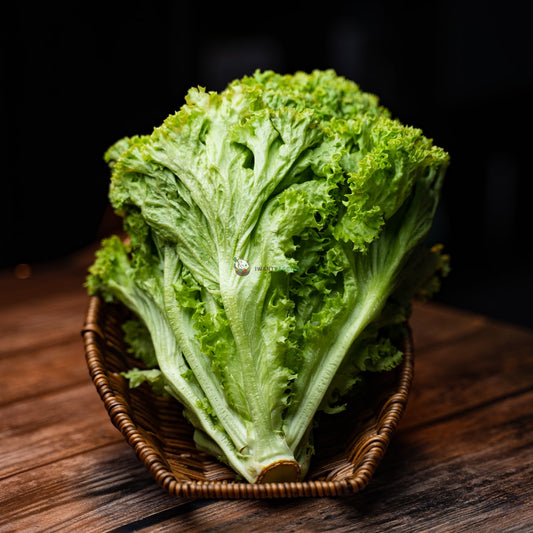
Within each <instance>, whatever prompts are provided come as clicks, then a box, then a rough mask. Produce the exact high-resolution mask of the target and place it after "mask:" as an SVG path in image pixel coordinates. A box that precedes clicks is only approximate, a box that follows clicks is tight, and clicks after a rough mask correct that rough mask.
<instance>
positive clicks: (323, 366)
mask: <svg viewBox="0 0 533 533" xmlns="http://www.w3.org/2000/svg"><path fill="white" fill-rule="evenodd" d="M106 160H107V161H108V163H109V164H110V167H111V168H112V178H111V187H110V199H111V202H112V204H113V206H114V208H115V210H116V211H117V213H119V214H120V215H121V216H122V217H123V218H124V227H125V230H126V232H127V234H128V235H129V240H130V242H129V244H128V245H125V244H123V243H121V242H120V241H119V240H118V238H116V237H112V238H111V239H108V240H107V241H105V242H104V243H103V246H102V249H101V250H100V251H99V252H98V257H97V259H96V262H95V264H94V265H93V267H92V268H91V271H90V276H89V279H88V287H89V290H90V292H91V293H93V294H102V295H104V297H106V298H108V299H115V300H118V301H120V302H122V303H124V304H125V305H126V306H128V307H129V308H130V309H131V310H132V311H133V312H134V313H135V314H136V316H137V317H138V320H139V323H140V324H141V325H142V327H143V328H145V330H147V331H148V333H149V336H150V338H151V339H152V343H153V350H151V349H148V348H147V347H146V342H145V341H146V339H144V340H143V342H142V343H141V342H139V343H135V342H133V343H132V345H133V346H134V345H135V344H137V345H140V346H143V348H142V350H141V351H142V353H144V354H146V353H150V354H151V356H153V357H155V360H156V362H157V364H156V365H155V366H156V369H155V370H156V372H155V373H154V369H150V370H146V371H143V370H137V371H135V372H137V373H141V374H142V373H143V372H150V374H148V375H147V376H146V380H147V381H149V382H150V381H151V382H157V383H158V388H159V390H160V389H161V383H162V381H161V380H163V382H164V387H163V388H164V390H166V391H167V392H169V393H170V394H172V395H174V396H175V397H176V398H178V399H179V400H180V401H181V402H182V403H183V404H184V406H185V413H186V415H187V416H188V417H189V419H190V420H191V422H192V423H193V424H194V425H195V427H196V430H197V431H196V437H197V443H198V445H199V446H201V447H202V448H204V449H207V450H209V451H211V452H212V453H214V454H215V455H217V456H218V457H220V458H221V459H223V460H225V461H227V462H228V463H229V464H230V465H231V466H232V467H233V468H234V469H235V471H236V472H238V473H239V474H240V475H242V476H243V477H244V478H245V479H247V480H249V481H251V482H255V481H258V480H265V479H270V478H276V477H280V476H281V477H287V478H296V477H300V476H303V475H304V474H305V471H306V469H307V466H308V462H309V457H310V455H311V453H312V446H311V444H310V437H311V428H312V422H313V419H314V417H315V414H316V413H317V411H318V410H325V411H329V412H335V411H337V410H339V409H342V407H343V404H344V401H345V399H346V395H347V394H348V393H349V391H350V390H351V389H352V388H353V386H354V385H355V384H356V383H357V382H358V381H360V379H361V377H362V376H363V373H364V372H367V371H382V370H387V369H390V368H392V367H394V366H395V365H397V364H398V363H399V362H400V360H401V357H402V354H401V352H399V351H398V348H397V347H396V346H395V343H394V342H392V340H394V339H395V338H397V336H398V335H399V334H401V331H403V330H402V327H403V326H402V324H404V323H405V321H406V320H407V318H408V316H409V309H410V308H409V304H410V301H411V299H412V298H413V297H414V296H415V295H416V294H417V293H418V292H421V291H425V293H426V294H427V293H428V291H429V290H436V289H437V288H438V286H437V281H436V280H437V279H438V274H439V272H441V271H444V270H445V264H446V260H445V258H444V257H443V256H442V255H441V254H440V249H439V248H434V249H428V248H427V247H426V246H425V242H424V241H425V238H426V235H427V233H428V230H429V228H430V227H431V224H432V220H433V217H434V214H435V210H436V207H437V203H438V199H439V194H440V189H441V184H442V179H443V176H444V172H445V169H446V167H447V164H448V156H447V154H446V153H445V152H444V151H443V150H442V149H440V148H438V147H436V146H434V145H433V144H432V142H431V141H430V140H429V139H427V138H425V137H424V136H423V134H422V132H421V131H420V130H418V129H415V128H411V127H407V126H404V125H402V124H401V123H400V122H399V121H397V120H393V119H392V118H391V117H390V114H389V112H388V111H387V110H386V109H384V108H383V107H381V106H380V105H379V103H378V100H377V98H376V97H375V96H373V95H370V94H367V93H364V92H362V91H361V90H360V89H359V87H358V86H357V85H356V84H354V83H353V82H351V81H349V80H346V79H345V78H342V77H340V76H337V75H336V74H335V73H334V72H333V71H314V72H312V73H309V74H307V73H302V72H298V73H296V74H294V75H280V74H277V73H274V72H271V71H268V72H259V71H258V72H256V73H255V74H254V75H253V76H250V77H244V78H243V79H240V80H236V81H234V82H233V83H231V84H230V85H229V86H228V87H227V88H226V89H225V90H224V91H222V92H221V93H215V92H206V91H205V90H204V89H202V88H195V89H191V90H190V91H189V93H188V95H187V98H186V103H185V104H184V105H183V106H182V107H181V109H180V110H179V111H178V112H176V113H175V114H173V115H171V116H170V117H168V118H167V119H166V120H165V122H164V123H163V124H162V125H161V126H160V127H158V128H156V129H154V131H153V133H152V134H150V135H145V136H137V137H132V138H128V139H122V140H120V141H119V142H118V143H117V144H115V145H114V146H113V147H111V148H110V149H109V151H108V152H107V154H106ZM135 331H137V329H136V328H133V327H130V328H129V334H130V337H131V336H132V335H134V334H135ZM399 332H400V333H399ZM391 339H392V340H391ZM157 371H159V373H157ZM128 377H130V379H133V378H134V375H132V373H131V372H130V374H129V376H128ZM141 380H142V378H141ZM138 381H139V378H138V377H137V378H134V380H133V381H132V382H133V383H136V382H138Z"/></svg>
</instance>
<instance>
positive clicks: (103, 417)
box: [0, 380, 127, 479]
mask: <svg viewBox="0 0 533 533" xmlns="http://www.w3.org/2000/svg"><path fill="white" fill-rule="evenodd" d="M88 381H89V380H88ZM117 441H124V439H123V437H122V436H121V434H120V433H119V432H118V431H117V430H116V429H115V428H114V426H113V425H112V424H111V422H110V420H109V417H108V415H107V412H106V411H105V408H104V405H103V403H102V402H101V400H100V398H99V396H98V394H97V392H96V390H95V388H94V386H93V384H92V383H91V382H90V381H89V382H88V383H86V384H85V385H81V386H76V387H72V388H69V389H66V390H61V391H59V392H55V393H53V394H48V395H42V396H40V397H38V398H29V399H28V400H26V401H20V402H16V403H12V404H9V405H7V406H4V407H2V408H0V443H1V450H2V453H1V454H0V479H1V478H5V477H9V476H12V475H15V474H17V473H18V472H22V471H26V470H31V469H34V468H38V467H40V466H42V465H51V464H53V463H54V462H56V461H59V460H61V459H63V458H64V457H66V456H70V455H74V454H79V453H83V452H84V451H87V450H91V449H93V448H95V447H98V446H102V445H105V444H108V443H110V442H117ZM125 445H126V446H127V444H125Z"/></svg>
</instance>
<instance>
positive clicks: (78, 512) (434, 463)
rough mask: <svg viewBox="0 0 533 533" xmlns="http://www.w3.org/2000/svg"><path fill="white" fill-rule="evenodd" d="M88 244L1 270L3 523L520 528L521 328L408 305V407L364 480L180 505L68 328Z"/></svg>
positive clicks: (527, 396)
mask: <svg viewBox="0 0 533 533" xmlns="http://www.w3.org/2000/svg"><path fill="white" fill-rule="evenodd" d="M91 254H92V251H91V250H87V251H86V252H85V253H84V254H81V255H79V256H76V257H72V258H69V259H68V260H66V261H64V262H61V263H59V264H56V265H49V266H47V267H46V268H45V267H43V268H40V269H39V268H36V269H35V270H34V275H33V276H32V278H30V279H28V280H15V279H14V278H13V274H12V273H11V272H4V273H0V302H1V304H0V338H1V339H2V343H0V385H1V386H0V452H1V453H0V532H2V533H4V532H11V531H16V532H23V533H25V532H30V531H37V532H40V531H47V532H54V531H57V532H64V531H67V532H68V531H77V532H79V531H83V532H84V533H85V532H95V533H96V532H98V533H101V532H104V531H105V532H113V531H114V532H121V531H124V532H125V531H146V532H148V531H158V532H167V531H168V532H171V531H177V530H178V531H184V532H197V531H201V532H210V531H213V532H214V531H236V532H240V531H247V532H254V531H258V532H270V531H271V532H278V531H279V532H284V531H291V532H294V531H298V532H299V531H305V532H314V531H335V532H348V531H358V530H364V531H367V532H381V531H387V532H402V533H404V532H407V533H409V532H421V531H424V532H426V531H427V532H439V533H440V532H442V533H444V532H452V531H453V532H454V533H455V532H459V533H460V532H468V533H470V532H474V531H476V532H477V531H483V532H487V533H511V532H513V533H515V532H530V531H531V524H533V507H532V505H531V501H532V500H531V496H532V494H533V481H532V480H533V416H532V410H531V405H532V404H533V332H532V331H529V330H525V329H523V328H519V327H515V326H512V325H509V324H502V323H499V322H495V321H493V320H489V319H487V318H485V317H482V316H479V315H475V314H472V313H467V312H464V311H458V310H456V309H452V308H448V307H445V306H441V305H436V304H424V305H420V304H417V305H415V306H414V314H413V319H412V326H413V331H414V337H415V352H416V369H415V379H414V382H413V388H412V392H411V395H410V397H409V402H408V405H407V410H406V413H405V415H404V417H403V419H402V421H401V423H400V427H399V430H398V432H397V433H396V434H395V435H394V437H393V440H392V443H391V445H390V446H389V449H388V451H387V453H386V454H385V457H384V459H383V461H382V462H381V464H380V466H379V467H378V470H377V472H376V474H375V475H374V477H373V479H372V481H371V482H370V484H369V485H368V486H367V487H366V488H365V489H364V490H363V491H362V492H360V493H358V494H355V495H353V496H348V497H341V498H306V499H294V500H290V501H285V500H275V501H270V500H235V501H233V500H223V501H218V500H200V499H197V500H190V499H184V498H175V497H172V496H170V495H168V494H167V493H166V492H165V491H164V490H163V489H161V488H160V487H159V486H158V485H157V484H156V483H155V482H154V480H153V478H152V477H151V476H150V475H149V473H148V472H147V470H146V469H145V468H144V467H143V466H142V465H141V463H140V462H139V461H138V460H137V458H136V457H135V455H134V453H133V451H132V449H131V448H130V447H129V446H128V445H127V444H126V442H125V441H124V439H123V438H122V436H121V435H120V433H119V432H118V431H117V430H116V429H115V428H114V427H113V426H112V425H111V423H110V421H109V417H108V415H107V413H106V411H105V409H104V407H103V404H102V402H101V400H100V398H99V397H98V395H97V394H96V391H95V389H94V386H93V384H92V383H91V381H90V378H89V375H88V370H87V367H86V364H85V360H84V354H83V345H82V342H81V336H80V330H81V326H82V323H83V319H84V314H85V310H86V304H87V297H86V295H85V291H84V289H83V279H84V276H85V269H86V266H87V264H89V262H90V258H91Z"/></svg>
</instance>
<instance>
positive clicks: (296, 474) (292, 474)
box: [256, 459, 301, 483]
mask: <svg viewBox="0 0 533 533" xmlns="http://www.w3.org/2000/svg"><path fill="white" fill-rule="evenodd" d="M300 475H301V470H300V465H299V464H298V463H297V462H296V461H290V460H288V459H285V460H280V461H275V462H274V463H272V464H269V465H268V466H266V467H265V468H263V470H262V472H261V473H260V474H259V477H258V478H257V481H256V483H289V482H293V481H299V480H300Z"/></svg>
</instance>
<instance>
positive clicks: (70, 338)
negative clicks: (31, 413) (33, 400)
mask: <svg viewBox="0 0 533 533" xmlns="http://www.w3.org/2000/svg"><path fill="white" fill-rule="evenodd" d="M0 376H2V387H1V388H0V406H2V405H6V404H8V403H12V402H16V401H20V400H26V399H28V398H30V397H34V396H39V395H42V394H49V393H51V392H53V391H57V390H61V389H64V388H67V387H72V386H73V385H75V384H84V383H85V384H86V383H87V381H88V378H89V372H88V368H87V364H86V362H85V356H84V351H83V342H82V339H81V335H80V334H79V333H76V334H71V335H67V333H65V334H64V335H63V339H62V342H57V343H53V344H52V345H49V346H46V345H45V346H44V347H43V348H34V349H32V350H23V351H20V352H16V353H14V354H13V355H12V356H11V357H7V356H6V357H0Z"/></svg>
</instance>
